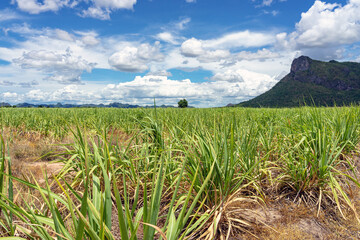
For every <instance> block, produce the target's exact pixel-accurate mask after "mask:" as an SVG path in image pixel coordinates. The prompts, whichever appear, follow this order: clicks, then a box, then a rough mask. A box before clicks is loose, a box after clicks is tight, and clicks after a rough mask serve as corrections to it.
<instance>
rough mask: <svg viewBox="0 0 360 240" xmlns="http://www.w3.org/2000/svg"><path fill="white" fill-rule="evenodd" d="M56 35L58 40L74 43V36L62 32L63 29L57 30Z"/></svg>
mask: <svg viewBox="0 0 360 240" xmlns="http://www.w3.org/2000/svg"><path fill="white" fill-rule="evenodd" d="M55 32H56V35H57V37H58V39H60V40H65V41H70V42H71V41H74V39H73V36H71V35H70V34H69V33H68V32H66V31H64V30H61V29H56V30H55Z"/></svg>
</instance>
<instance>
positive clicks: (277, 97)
mask: <svg viewBox="0 0 360 240" xmlns="http://www.w3.org/2000/svg"><path fill="white" fill-rule="evenodd" d="M352 103H355V104H359V103H360V63H356V62H337V61H334V60H332V61H330V62H323V61H317V60H313V59H311V58H309V57H306V56H301V57H299V58H296V59H294V61H293V62H292V64H291V69H290V73H289V74H287V75H286V76H285V77H284V78H283V79H281V80H280V81H279V82H278V83H277V84H276V85H275V86H274V87H273V88H272V89H270V90H269V91H267V92H265V93H263V94H261V95H260V96H258V97H256V98H254V99H251V100H249V101H246V102H242V103H239V104H236V105H235V106H241V107H298V106H301V105H305V104H306V105H316V106H334V105H336V106H342V105H350V104H352Z"/></svg>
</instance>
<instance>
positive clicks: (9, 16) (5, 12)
mask: <svg viewBox="0 0 360 240" xmlns="http://www.w3.org/2000/svg"><path fill="white" fill-rule="evenodd" d="M20 18H21V17H20V15H19V14H17V13H15V12H13V11H11V10H9V9H2V10H1V9H0V22H5V21H9V20H13V19H20Z"/></svg>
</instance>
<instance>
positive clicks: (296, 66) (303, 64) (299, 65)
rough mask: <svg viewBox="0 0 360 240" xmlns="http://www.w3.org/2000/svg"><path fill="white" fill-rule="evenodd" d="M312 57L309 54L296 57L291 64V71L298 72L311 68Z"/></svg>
mask: <svg viewBox="0 0 360 240" xmlns="http://www.w3.org/2000/svg"><path fill="white" fill-rule="evenodd" d="M311 62H312V59H311V58H309V57H307V56H300V57H298V58H295V59H294V61H293V62H292V64H291V73H297V72H301V71H306V70H309V69H310V64H311Z"/></svg>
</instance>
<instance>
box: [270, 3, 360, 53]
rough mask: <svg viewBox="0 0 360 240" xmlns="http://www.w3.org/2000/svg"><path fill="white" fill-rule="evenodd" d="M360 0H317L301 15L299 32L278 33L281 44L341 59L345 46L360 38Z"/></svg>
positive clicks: (277, 37) (297, 25)
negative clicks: (329, 0) (340, 0)
mask: <svg viewBox="0 0 360 240" xmlns="http://www.w3.org/2000/svg"><path fill="white" fill-rule="evenodd" d="M359 12H360V1H359V0H350V1H348V2H347V4H345V5H340V4H337V3H326V2H322V1H319V0H317V1H315V3H314V4H313V5H312V7H311V8H310V9H309V10H308V11H307V12H304V13H302V14H301V19H300V21H299V22H298V23H297V24H296V31H294V32H292V33H290V34H287V33H280V34H278V35H277V36H276V39H277V47H278V48H282V49H292V50H301V51H302V52H303V54H310V56H313V57H317V58H320V59H329V58H336V57H337V58H341V57H342V56H341V51H342V50H341V49H339V48H341V47H342V46H344V45H348V44H353V43H356V42H359V41H360V15H359V14H358V13H359Z"/></svg>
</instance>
